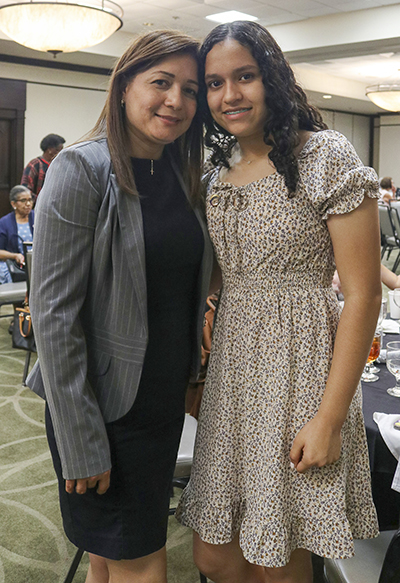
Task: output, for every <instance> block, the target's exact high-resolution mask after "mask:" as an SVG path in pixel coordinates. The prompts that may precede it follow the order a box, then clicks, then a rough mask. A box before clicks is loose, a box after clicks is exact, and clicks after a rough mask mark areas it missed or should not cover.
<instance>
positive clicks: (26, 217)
mask: <svg viewBox="0 0 400 583" xmlns="http://www.w3.org/2000/svg"><path fill="white" fill-rule="evenodd" d="M10 203H11V206H12V207H13V211H12V212H11V213H9V214H8V215H5V216H4V217H2V218H1V219H0V284H1V283H10V282H11V281H12V279H11V275H10V272H9V270H8V267H7V263H6V260H7V259H12V260H14V261H15V262H16V263H18V265H23V264H24V248H23V246H22V243H23V242H32V238H33V222H34V217H35V214H34V211H33V210H32V204H33V198H32V194H31V191H30V190H29V189H28V188H26V186H21V185H17V186H14V187H13V188H12V189H11V191H10Z"/></svg>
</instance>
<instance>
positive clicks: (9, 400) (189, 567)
mask: <svg viewBox="0 0 400 583" xmlns="http://www.w3.org/2000/svg"><path fill="white" fill-rule="evenodd" d="M7 309H8V307H6V306H3V307H1V308H0V314H1V315H2V314H6V313H8V312H9V313H10V315H11V312H10V311H9V310H8V312H7ZM10 319H11V318H8V317H7V318H0V583H62V582H63V581H64V578H65V576H66V574H67V572H68V569H69V566H70V563H71V561H72V558H73V556H74V554H75V551H76V549H75V547H74V546H73V545H72V544H71V543H70V542H69V541H68V540H67V539H66V537H65V535H64V532H63V528H62V524H61V516H60V512H59V508H58V497H57V486H56V480H55V476H54V471H53V466H52V462H51V459H50V453H49V451H48V447H47V440H46V437H45V428H44V403H43V401H42V400H41V399H40V398H39V397H37V396H36V395H34V394H33V393H32V392H31V391H30V390H29V389H27V388H25V387H23V386H22V384H21V381H22V374H23V369H24V362H25V352H24V351H22V350H15V349H13V348H12V346H11V336H10V335H9V334H8V326H9V324H10ZM34 356H35V355H33V358H32V364H33V362H34V361H35V358H34ZM172 503H174V501H172ZM167 549H168V581H169V583H198V582H199V574H198V571H197V570H196V568H195V566H194V564H193V560H192V551H191V533H190V531H189V530H188V529H186V528H184V527H182V526H180V525H179V524H178V523H177V521H176V520H175V518H174V517H170V519H169V531H168V543H167ZM87 563H88V558H87V555H86V554H85V555H84V557H83V559H82V563H81V565H80V566H79V569H78V571H77V574H76V576H75V578H74V583H84V581H85V577H86V571H87Z"/></svg>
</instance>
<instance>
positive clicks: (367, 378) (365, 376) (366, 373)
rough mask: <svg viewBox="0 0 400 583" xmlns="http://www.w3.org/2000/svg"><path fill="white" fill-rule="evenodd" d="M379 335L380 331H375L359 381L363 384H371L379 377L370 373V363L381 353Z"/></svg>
mask: <svg viewBox="0 0 400 583" xmlns="http://www.w3.org/2000/svg"><path fill="white" fill-rule="evenodd" d="M381 335H382V333H381V332H380V330H376V331H375V334H374V339H373V341H372V345H371V350H370V351H369V355H368V358H367V363H366V365H365V367H364V370H363V373H362V375H361V380H362V381H364V383H373V382H375V381H377V380H379V377H378V376H377V375H376V374H374V373H373V372H372V371H371V363H373V362H374V361H375V360H376V359H377V358H378V356H379V353H380V351H381ZM399 344H400V343H399Z"/></svg>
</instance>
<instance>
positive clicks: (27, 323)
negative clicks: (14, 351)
mask: <svg viewBox="0 0 400 583" xmlns="http://www.w3.org/2000/svg"><path fill="white" fill-rule="evenodd" d="M12 345H13V348H22V350H29V352H36V343H35V337H34V335H33V328H32V318H31V311H30V309H29V306H28V304H26V305H25V307H23V308H15V311H14V327H13V331H12Z"/></svg>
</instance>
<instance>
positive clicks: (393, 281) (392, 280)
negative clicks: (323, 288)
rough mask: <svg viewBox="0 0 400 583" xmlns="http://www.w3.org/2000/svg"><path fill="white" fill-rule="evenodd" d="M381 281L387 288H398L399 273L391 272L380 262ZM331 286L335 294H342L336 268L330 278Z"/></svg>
mask: <svg viewBox="0 0 400 583" xmlns="http://www.w3.org/2000/svg"><path fill="white" fill-rule="evenodd" d="M381 281H382V283H384V284H385V285H386V287H388V288H389V289H396V288H400V275H396V273H393V271H390V269H388V268H387V267H385V266H384V265H382V264H381ZM332 287H333V290H334V292H335V293H336V294H337V295H339V294H343V290H342V284H341V283H340V278H339V274H338V272H337V270H336V271H335V273H334V276H333V279H332Z"/></svg>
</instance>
